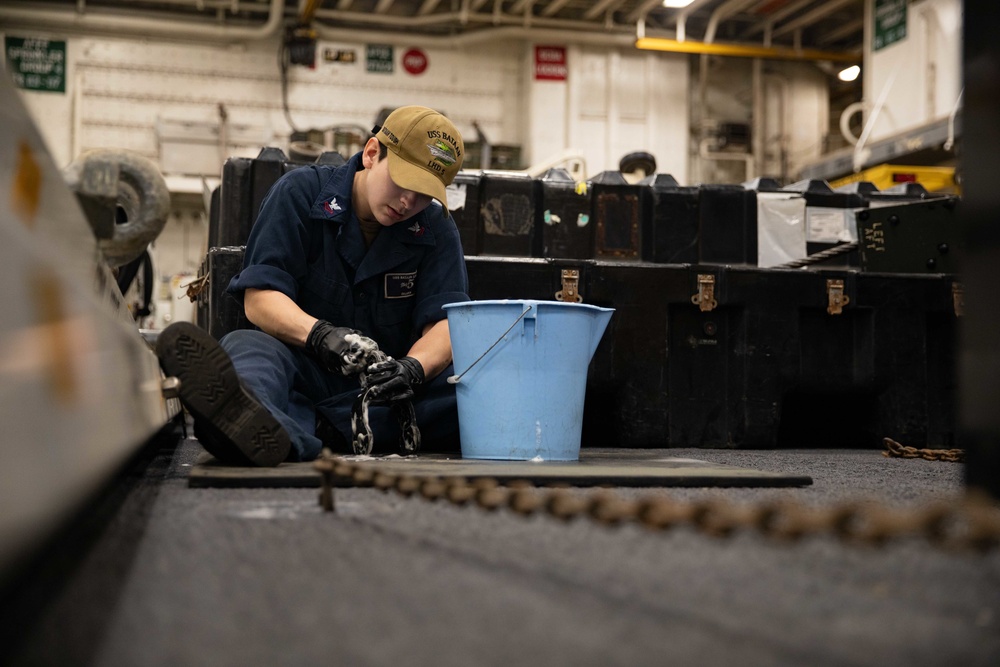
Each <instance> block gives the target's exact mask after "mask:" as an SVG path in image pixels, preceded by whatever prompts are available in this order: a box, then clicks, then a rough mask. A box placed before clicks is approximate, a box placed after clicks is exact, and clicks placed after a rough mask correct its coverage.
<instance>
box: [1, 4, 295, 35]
mask: <svg viewBox="0 0 1000 667" xmlns="http://www.w3.org/2000/svg"><path fill="white" fill-rule="evenodd" d="M284 13H285V0H271V7H270V11H269V12H268V16H267V21H266V22H264V23H263V24H262V25H260V26H256V27H253V28H247V27H241V26H232V25H206V24H199V23H192V22H189V21H178V20H168V19H159V18H157V19H153V18H142V17H134V16H118V15H113V14H87V13H80V12H68V11H66V10H65V9H62V8H61V9H54V8H51V7H46V8H41V7H35V6H33V7H32V8H31V9H27V8H24V7H0V26H6V25H8V24H16V25H18V26H32V27H41V28H46V29H55V30H64V31H69V30H78V31H81V32H85V33H90V34H93V33H112V34H115V35H121V34H128V35H140V36H143V37H168V38H180V39H216V40H220V41H236V42H239V41H254V40H261V39H268V38H269V37H272V36H274V35H276V34H277V33H278V32H279V31H280V30H281V27H282V24H283V22H284Z"/></svg>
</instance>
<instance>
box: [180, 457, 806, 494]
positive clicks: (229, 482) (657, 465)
mask: <svg viewBox="0 0 1000 667" xmlns="http://www.w3.org/2000/svg"><path fill="white" fill-rule="evenodd" d="M344 459H345V460H347V461H350V462H352V463H356V464H360V465H367V466H371V467H372V468H374V469H377V470H383V471H385V472H388V473H393V474H407V475H415V476H434V477H449V476H451V477H465V478H466V479H469V480H472V479H477V478H481V477H492V478H495V479H497V480H499V481H500V482H501V483H504V482H513V481H516V480H517V481H520V480H525V481H529V482H531V483H533V484H536V485H539V486H542V485H547V484H564V485H570V486H605V485H607V486H674V487H706V486H708V487H712V486H717V487H725V486H730V487H732V486H742V487H789V486H808V485H810V484H812V478H811V477H809V476H808V475H794V474H785V473H781V472H772V471H760V470H753V469H749V468H739V467H736V466H729V465H723V464H719V463H710V462H708V461H701V460H698V459H689V458H676V457H672V456H670V450H667V449H652V450H650V449H641V450H640V449H584V450H583V451H582V452H581V453H580V460H579V461H572V462H565V461H543V462H534V461H485V460H479V459H463V458H462V457H461V456H460V455H458V454H421V455H420V456H410V457H400V456H389V457H368V456H360V457H359V456H345V457H344ZM319 484H320V476H319V473H318V472H317V471H316V470H315V469H314V468H313V464H312V463H282V464H281V465H279V466H278V467H276V468H239V467H232V466H223V465H220V464H219V463H217V462H216V461H215V460H214V459H211V458H208V459H207V460H204V461H201V462H199V463H198V464H197V465H195V466H193V467H192V468H191V474H190V476H189V478H188V485H189V486H192V487H317V486H319Z"/></svg>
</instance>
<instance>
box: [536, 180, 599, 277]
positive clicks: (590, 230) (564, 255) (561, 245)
mask: <svg viewBox="0 0 1000 667" xmlns="http://www.w3.org/2000/svg"><path fill="white" fill-rule="evenodd" d="M538 197H539V200H538V207H537V214H538V217H537V219H536V221H535V228H536V229H540V230H541V232H542V253H541V254H542V256H543V257H551V258H561V259H589V258H591V257H593V255H594V225H593V221H592V219H591V207H590V195H589V194H588V193H587V191H586V189H585V188H581V187H580V186H578V184H577V182H576V181H575V180H573V177H572V176H570V174H569V172H568V171H566V170H565V169H549V170H548V171H547V172H545V174H543V175H542V177H541V178H539V179H538Z"/></svg>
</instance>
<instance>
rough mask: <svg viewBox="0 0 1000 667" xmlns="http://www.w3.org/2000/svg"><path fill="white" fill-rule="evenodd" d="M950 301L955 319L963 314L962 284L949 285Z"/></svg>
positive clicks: (963, 289)
mask: <svg viewBox="0 0 1000 667" xmlns="http://www.w3.org/2000/svg"><path fill="white" fill-rule="evenodd" d="M951 301H952V303H953V304H954V306H955V317H961V316H962V315H964V314H965V288H964V287H962V283H952V284H951Z"/></svg>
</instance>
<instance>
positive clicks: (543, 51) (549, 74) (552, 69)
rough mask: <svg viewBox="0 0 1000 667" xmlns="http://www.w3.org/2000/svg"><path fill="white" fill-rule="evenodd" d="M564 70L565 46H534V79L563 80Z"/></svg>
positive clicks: (564, 77)
mask: <svg viewBox="0 0 1000 667" xmlns="http://www.w3.org/2000/svg"><path fill="white" fill-rule="evenodd" d="M566 71H567V70H566V47H565V46H536V47H535V80H536V81H565V80H566Z"/></svg>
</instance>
